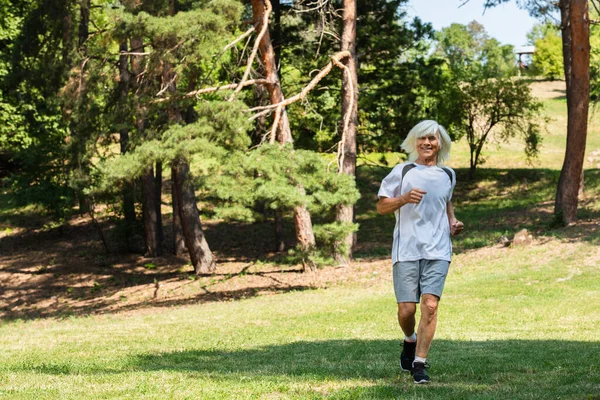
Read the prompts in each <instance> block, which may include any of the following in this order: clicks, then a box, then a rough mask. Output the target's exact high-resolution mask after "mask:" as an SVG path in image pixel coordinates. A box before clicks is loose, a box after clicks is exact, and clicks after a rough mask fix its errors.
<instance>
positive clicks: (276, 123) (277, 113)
mask: <svg viewBox="0 0 600 400" xmlns="http://www.w3.org/2000/svg"><path fill="white" fill-rule="evenodd" d="M282 111H283V106H282V105H279V107H277V109H276V110H275V119H274V120H273V127H272V128H271V139H270V141H269V142H270V143H271V144H274V143H275V139H276V137H277V128H278V127H279V121H280V120H281V113H282Z"/></svg>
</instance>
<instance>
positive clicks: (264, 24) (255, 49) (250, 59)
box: [229, 0, 273, 101]
mask: <svg viewBox="0 0 600 400" xmlns="http://www.w3.org/2000/svg"><path fill="white" fill-rule="evenodd" d="M264 2H265V5H266V6H267V8H266V10H265V15H264V17H263V21H262V26H261V29H260V32H259V34H258V36H257V37H256V40H255V41H254V47H253V48H252V53H251V54H250V57H248V64H247V65H246V70H245V71H244V75H243V76H242V80H241V81H240V83H239V85H238V87H236V88H235V90H234V92H233V94H232V95H231V97H230V98H229V101H231V100H233V98H234V97H235V95H236V94H237V93H239V91H240V90H242V87H243V86H242V85H243V83H244V81H245V80H246V79H248V75H249V74H250V69H251V68H252V63H253V62H254V58H255V57H256V53H258V46H259V44H260V41H261V40H262V38H263V36H265V33H266V32H267V29H268V28H269V16H270V15H271V10H272V9H273V7H272V6H271V2H270V1H269V0H264Z"/></svg>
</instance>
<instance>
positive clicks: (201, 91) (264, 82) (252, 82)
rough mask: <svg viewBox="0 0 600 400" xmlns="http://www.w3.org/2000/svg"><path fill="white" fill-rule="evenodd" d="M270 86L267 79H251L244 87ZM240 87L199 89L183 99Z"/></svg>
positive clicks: (164, 99) (232, 84)
mask: <svg viewBox="0 0 600 400" xmlns="http://www.w3.org/2000/svg"><path fill="white" fill-rule="evenodd" d="M268 84H269V81H268V80H267V79H249V80H247V81H246V82H244V83H243V84H242V87H246V86H250V85H268ZM238 85H239V83H230V84H228V85H223V86H213V87H208V88H203V89H198V90H194V91H192V92H188V93H186V94H184V95H183V96H182V97H183V98H184V99H187V98H190V97H194V96H199V95H201V94H205V93H212V92H218V91H219V90H231V89H235V88H236V87H238ZM169 99H170V98H169V97H166V98H162V99H157V100H154V101H153V103H162V102H163V101H167V100H169Z"/></svg>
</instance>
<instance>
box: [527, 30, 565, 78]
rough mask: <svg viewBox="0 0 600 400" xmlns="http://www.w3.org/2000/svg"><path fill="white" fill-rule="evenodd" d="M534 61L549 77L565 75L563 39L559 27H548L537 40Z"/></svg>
mask: <svg viewBox="0 0 600 400" xmlns="http://www.w3.org/2000/svg"><path fill="white" fill-rule="evenodd" d="M533 62H534V64H535V66H536V68H537V69H539V71H540V72H541V74H542V75H544V76H545V77H546V78H548V79H560V78H563V77H564V75H565V73H564V66H563V53H562V39H561V37H560V32H559V31H558V29H556V28H554V29H551V28H550V27H549V28H547V29H546V30H545V31H544V35H543V36H542V37H541V38H539V39H537V40H536V41H535V52H534V53H533Z"/></svg>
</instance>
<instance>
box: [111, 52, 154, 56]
mask: <svg viewBox="0 0 600 400" xmlns="http://www.w3.org/2000/svg"><path fill="white" fill-rule="evenodd" d="M150 54H152V52H150V51H146V52H143V53H137V52H131V51H121V52H119V55H120V56H149V55H150Z"/></svg>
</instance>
